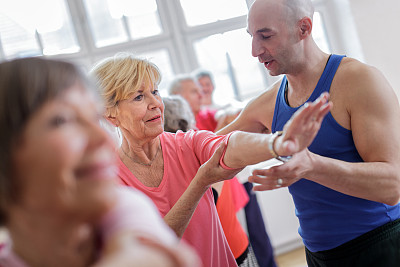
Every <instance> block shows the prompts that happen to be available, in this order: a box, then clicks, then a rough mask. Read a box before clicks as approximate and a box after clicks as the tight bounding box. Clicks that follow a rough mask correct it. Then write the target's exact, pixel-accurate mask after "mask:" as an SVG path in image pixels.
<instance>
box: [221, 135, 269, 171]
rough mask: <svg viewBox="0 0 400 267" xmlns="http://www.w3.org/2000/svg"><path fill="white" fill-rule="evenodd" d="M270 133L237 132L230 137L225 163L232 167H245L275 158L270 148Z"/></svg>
mask: <svg viewBox="0 0 400 267" xmlns="http://www.w3.org/2000/svg"><path fill="white" fill-rule="evenodd" d="M269 138H271V135H270V134H257V133H247V132H240V131H238V132H235V133H233V134H232V135H231V137H230V138H229V143H228V147H227V149H226V152H225V156H224V163H225V164H226V165H227V166H228V167H230V168H243V167H245V166H247V165H252V164H256V163H259V162H262V161H265V160H269V159H271V158H273V156H272V154H271V153H270V152H269V149H268V140H269Z"/></svg>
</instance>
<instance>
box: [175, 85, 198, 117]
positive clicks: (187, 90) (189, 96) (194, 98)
mask: <svg viewBox="0 0 400 267" xmlns="http://www.w3.org/2000/svg"><path fill="white" fill-rule="evenodd" d="M181 86H182V89H181V92H180V95H181V96H182V97H183V98H185V99H186V101H187V102H188V103H189V105H190V107H191V108H192V112H193V114H194V115H196V114H197V113H199V111H200V108H201V99H202V96H201V90H200V88H199V86H198V85H197V84H196V83H195V82H194V81H191V80H187V81H183V82H182V84H181Z"/></svg>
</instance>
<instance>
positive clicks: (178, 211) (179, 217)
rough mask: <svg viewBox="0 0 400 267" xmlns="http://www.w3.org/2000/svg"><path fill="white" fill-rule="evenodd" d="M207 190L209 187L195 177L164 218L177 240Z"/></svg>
mask: <svg viewBox="0 0 400 267" xmlns="http://www.w3.org/2000/svg"><path fill="white" fill-rule="evenodd" d="M209 188H210V187H209V186H204V185H202V184H201V183H200V182H199V181H198V179H197V178H196V177H195V178H194V179H193V180H192V182H191V183H190V184H189V186H188V188H187V189H186V190H185V192H184V193H183V194H182V196H181V197H180V198H179V199H178V201H177V202H176V203H175V205H174V206H173V207H172V208H171V210H170V211H169V212H168V213H167V214H166V215H165V216H164V221H165V222H166V223H167V224H168V226H169V227H170V228H171V229H172V230H173V231H174V232H175V233H176V235H177V236H178V237H179V238H181V237H182V235H183V233H184V232H185V230H186V228H187V226H188V224H189V222H190V220H191V218H192V216H193V213H194V211H195V210H196V208H197V205H198V204H199V202H200V199H201V198H202V197H203V195H204V193H205V192H206V191H207V190H208V189H209Z"/></svg>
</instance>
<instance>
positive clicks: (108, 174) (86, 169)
mask: <svg viewBox="0 0 400 267" xmlns="http://www.w3.org/2000/svg"><path fill="white" fill-rule="evenodd" d="M75 175H76V177H77V178H78V179H93V180H108V179H114V178H115V177H116V175H117V168H116V166H115V165H114V164H111V163H109V162H96V163H92V164H87V165H85V166H83V167H81V168H79V169H77V170H76V171H75Z"/></svg>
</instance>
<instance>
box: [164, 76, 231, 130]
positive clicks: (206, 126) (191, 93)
mask: <svg viewBox="0 0 400 267" xmlns="http://www.w3.org/2000/svg"><path fill="white" fill-rule="evenodd" d="M168 93H169V95H180V96H182V97H183V98H184V99H185V100H186V101H187V102H188V103H189V105H190V108H191V109H192V112H193V114H194V116H195V120H196V128H197V129H199V130H208V131H212V132H214V131H215V130H218V129H221V128H222V127H223V126H225V124H226V120H227V117H226V116H219V117H218V120H217V119H216V118H217V117H216V114H217V111H218V110H216V109H208V108H204V109H203V108H202V105H201V100H202V92H201V89H200V87H199V85H198V83H197V81H196V80H195V78H194V77H193V76H192V75H190V74H180V75H177V76H176V77H175V78H174V79H173V81H172V82H171V83H170V86H169V89H168Z"/></svg>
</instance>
